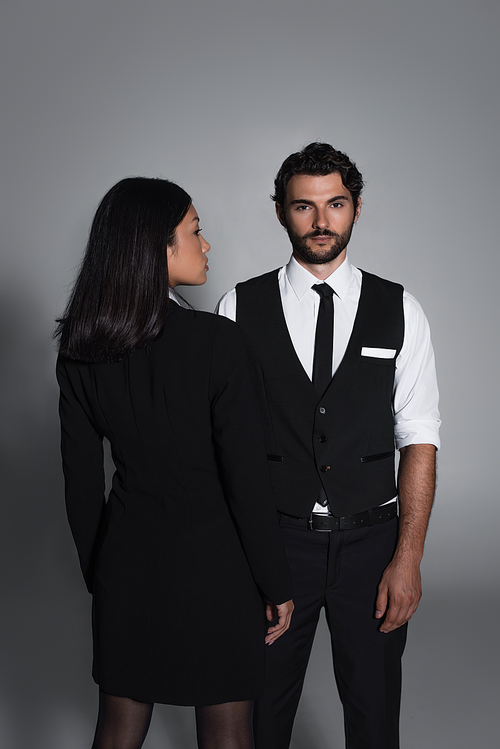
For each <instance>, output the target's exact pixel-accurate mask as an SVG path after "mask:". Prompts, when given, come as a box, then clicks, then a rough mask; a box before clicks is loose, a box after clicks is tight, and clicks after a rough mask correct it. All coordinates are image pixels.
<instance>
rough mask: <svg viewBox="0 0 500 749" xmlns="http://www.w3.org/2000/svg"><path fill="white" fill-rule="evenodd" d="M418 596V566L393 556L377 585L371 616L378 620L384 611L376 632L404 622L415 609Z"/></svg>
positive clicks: (419, 590) (384, 630) (398, 625)
mask: <svg viewBox="0 0 500 749" xmlns="http://www.w3.org/2000/svg"><path fill="white" fill-rule="evenodd" d="M421 597H422V586H421V583H420V565H419V564H418V563H415V562H414V561H397V560H396V559H393V560H392V562H391V563H390V564H389V565H388V567H387V568H386V570H385V572H384V574H383V575H382V580H381V581H380V585H379V586H378V596H377V602H376V604H375V609H376V611H375V617H376V618H377V619H382V617H383V616H384V614H385V620H384V621H383V622H382V624H381V626H380V631H381V632H392V631H393V630H394V629H397V628H398V627H401V626H402V625H403V624H405V623H406V622H407V621H408V620H409V619H411V617H412V616H413V614H414V613H415V611H416V610H417V607H418V604H419V602H420V599H421Z"/></svg>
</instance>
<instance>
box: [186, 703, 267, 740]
mask: <svg viewBox="0 0 500 749" xmlns="http://www.w3.org/2000/svg"><path fill="white" fill-rule="evenodd" d="M252 712H253V701H250V700H247V701H244V702H224V703H222V704H221V705H204V706H203V707H197V708H196V733H197V736H198V748H199V749H253V733H252Z"/></svg>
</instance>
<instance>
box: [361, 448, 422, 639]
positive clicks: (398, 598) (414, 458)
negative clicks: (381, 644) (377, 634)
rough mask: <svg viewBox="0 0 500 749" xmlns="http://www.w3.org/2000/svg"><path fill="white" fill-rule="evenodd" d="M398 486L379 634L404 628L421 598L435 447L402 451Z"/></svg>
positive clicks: (381, 590) (380, 603)
mask: <svg viewBox="0 0 500 749" xmlns="http://www.w3.org/2000/svg"><path fill="white" fill-rule="evenodd" d="M398 483H399V502H400V514H399V531H398V543H397V546H396V551H395V553H394V556H393V558H392V561H391V562H390V564H389V565H388V566H387V568H386V570H385V572H384V574H383V575H382V579H381V581H380V585H379V587H378V595H377V601H376V612H375V616H376V618H377V619H383V622H382V624H381V626H380V631H381V632H391V631H392V630H394V629H397V627H401V626H402V625H403V624H405V623H406V622H407V621H408V620H409V619H410V618H411V617H412V616H413V614H414V613H415V611H416V609H417V606H418V603H419V601H420V598H421V596H422V587H421V583H420V560H421V559H422V554H423V552H424V541H425V534H426V532H427V525H428V523H429V516H430V514H431V509H432V503H433V501H434V489H435V485H436V448H435V447H434V445H408V447H404V448H402V449H401V460H400V463H399V473H398Z"/></svg>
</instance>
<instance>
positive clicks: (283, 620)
mask: <svg viewBox="0 0 500 749" xmlns="http://www.w3.org/2000/svg"><path fill="white" fill-rule="evenodd" d="M293 608H294V606H293V601H286V602H285V603H278V604H276V605H274V603H270V602H269V601H266V617H267V620H268V621H269V622H272V621H273V619H274V618H275V617H276V615H277V616H278V623H277V624H275V625H274V627H269V629H268V630H267V635H266V645H272V644H273V642H274V641H275V640H277V639H278V637H281V635H282V634H283V633H284V632H286V631H287V629H288V627H289V626H290V619H291V618H292V611H293Z"/></svg>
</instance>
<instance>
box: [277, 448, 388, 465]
mask: <svg viewBox="0 0 500 749" xmlns="http://www.w3.org/2000/svg"><path fill="white" fill-rule="evenodd" d="M394 452H395V451H394V450H388V451H387V452H385V453H375V455H365V457H364V458H360V460H361V462H362V463H371V462H372V461H373V460H383V459H384V458H392V457H394ZM268 457H269V456H268Z"/></svg>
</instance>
